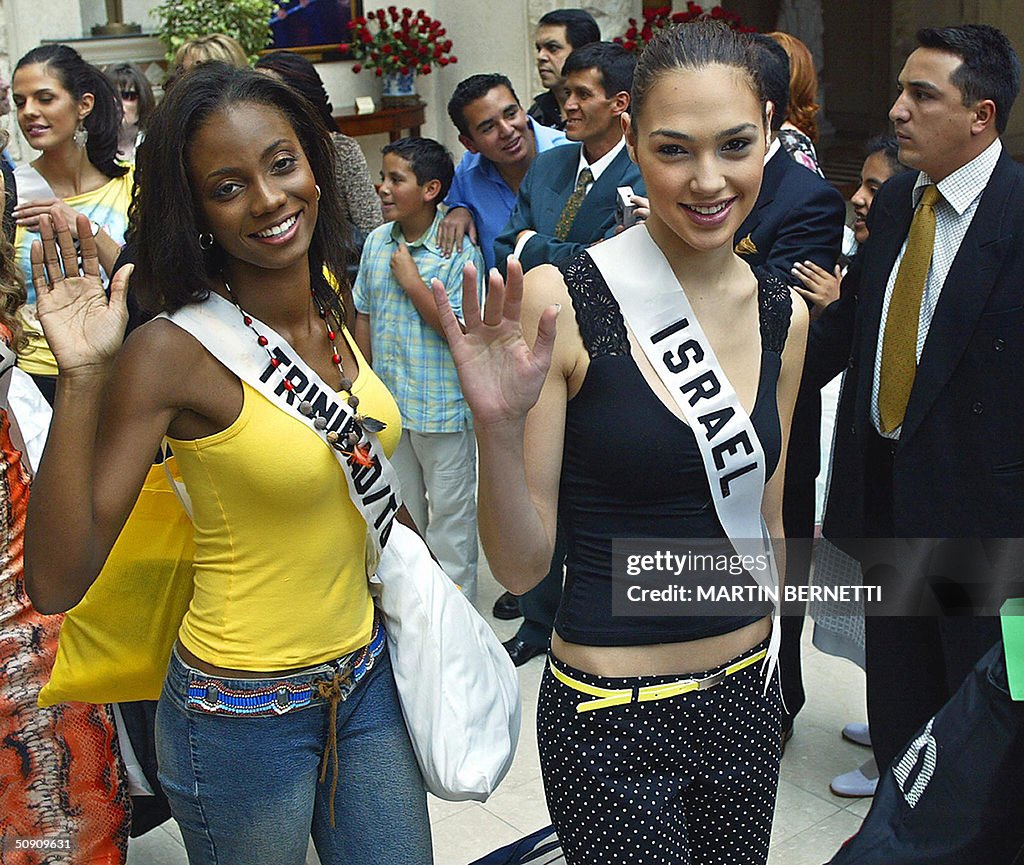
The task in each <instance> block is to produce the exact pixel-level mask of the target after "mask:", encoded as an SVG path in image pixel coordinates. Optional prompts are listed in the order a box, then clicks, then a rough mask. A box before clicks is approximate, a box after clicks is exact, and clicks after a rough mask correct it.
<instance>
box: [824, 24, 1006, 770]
mask: <svg viewBox="0 0 1024 865" xmlns="http://www.w3.org/2000/svg"><path fill="white" fill-rule="evenodd" d="M917 38H918V43H919V46H920V47H918V48H917V50H915V51H914V52H913V53H912V54H911V55H910V57H909V58H908V59H907V61H906V64H905V65H904V67H903V70H902V72H901V73H900V76H899V86H900V91H901V92H900V95H899V97H898V98H897V100H896V102H895V104H894V105H893V107H892V109H891V111H890V112H889V117H890V119H891V120H892V121H893V123H894V124H895V127H896V136H897V139H898V141H899V148H900V149H899V153H900V161H901V162H904V163H905V164H907V165H909V166H911V167H912V168H915V169H917V171H915V172H906V173H905V174H903V175H899V176H897V177H894V178H893V179H892V180H891V181H890V182H889V183H887V184H886V185H885V186H884V187H883V188H882V189H881V190H880V191H879V193H878V195H877V197H876V198H875V201H874V204H873V206H872V208H871V213H870V215H869V217H868V224H869V227H870V236H869V238H868V241H867V243H866V244H865V245H864V247H863V248H862V249H861V251H860V253H859V254H858V256H857V258H856V259H855V261H854V263H853V264H852V265H851V268H850V272H849V273H848V274H847V276H846V278H845V279H844V280H843V284H842V296H841V298H840V300H839V301H838V302H836V303H834V304H832V306H830V307H829V308H828V310H827V311H826V312H825V314H824V315H823V316H822V318H821V319H819V321H818V322H816V323H815V325H814V326H813V327H812V331H811V338H810V343H809V349H808V358H813V361H812V362H810V363H809V364H808V367H807V375H811V376H813V378H814V379H815V383H816V384H819V385H820V384H824V383H825V382H826V381H828V380H829V379H830V378H831V377H832V376H834V375H835V374H836V372H838V371H839V370H840V369H841V368H842V366H844V365H848V367H849V368H848V371H847V378H846V383H845V385H844V388H843V395H842V400H841V402H840V406H839V412H838V417H837V421H836V431H837V432H836V445H835V449H834V457H833V470H832V486H831V490H830V492H829V503H828V510H827V513H826V518H825V527H824V528H825V533H826V535H828V536H829V537H830V538H835V539H837V541H838V542H840V543H842V539H860V538H921V539H935V538H961V539H962V538H980V539H983V540H982V542H981V544H980V545H981V546H983V547H985V548H989V549H990V551H991V550H996V548H998V547H999V546H1000V545H1002V546H1006V544H1005V543H1004V542H1003V541H1001V540H995V539H1009V538H1019V537H1020V536H1021V535H1022V534H1024V531H1022V529H1024V434H1022V430H1024V399H1021V396H1020V394H1021V386H1022V382H1024V351H1022V347H1024V168H1022V167H1021V166H1019V165H1017V164H1016V163H1014V162H1013V160H1012V159H1011V158H1010V156H1009V155H1008V154H1007V153H1006V152H1005V151H1004V150H1003V148H1002V144H1001V142H1000V140H999V135H1000V133H1001V132H1003V131H1004V130H1005V128H1006V122H1007V118H1008V116H1009V112H1010V108H1011V106H1012V105H1013V101H1014V99H1015V97H1016V95H1017V92H1018V90H1019V87H1020V64H1019V62H1018V60H1017V57H1016V55H1015V53H1014V51H1013V49H1012V47H1011V46H1010V43H1009V41H1008V40H1007V39H1006V37H1005V36H1004V35H1003V34H1002V33H1000V32H999V31H998V30H996V29H995V28H993V27H988V26H984V25H963V26H960V27H949V28H942V29H926V30H921V31H919V33H918V35H917ZM847 359H848V363H847ZM866 546H867V545H865V548H866ZM907 546H908V547H910V546H918V547H919V546H920V544H917V545H913V544H907ZM932 546H934V545H932ZM946 546H948V544H947V545H946ZM957 546H961V544H958V545H957ZM997 552H998V551H997ZM1003 552H1005V550H1004V551H1003ZM1002 558H1003V559H1004V561H1009V559H1012V557H1007V556H1003V557H1002ZM948 564H949V563H948V562H941V561H940V562H936V561H935V558H934V556H933V557H932V560H931V561H929V562H928V571H927V572H925V573H921V572H920V571H918V572H916V573H915V572H908V573H907V574H906V575H905V576H903V577H901V578H900V579H899V580H897V581H894V582H891V583H884V582H883V583H882V589H883V600H884V596H885V593H886V592H887V591H891V592H892V593H893V594H898V593H900V592H905V591H906V590H907V589H908V586H909V587H911V588H913V589H916V590H919V591H920V593H921V595H922V596H923V597H925V598H926V599H928V600H930V601H931V602H932V603H933V604H934V605H935V606H937V607H938V608H939V609H940V610H941V611H942V612H947V611H950V607H951V606H952V605H951V604H950V602H949V600H948V599H949V598H950V597H951V596H959V597H963V596H965V594H968V593H969V592H970V589H971V585H970V584H971V582H972V578H973V577H976V576H977V573H976V572H975V571H974V570H973V566H974V565H975V564H976V562H967V563H966V564H965V563H963V562H960V563H958V566H957V568H956V569H955V570H954V571H952V572H950V573H947V574H944V575H943V576H944V577H946V579H945V589H946V591H945V594H944V595H943V596H941V597H939V596H936V595H934V594H932V593H930V592H929V588H930V586H929V585H928V581H927V580H926V574H927V573H934V572H935V570H936V567H937V566H943V565H948ZM1010 564H1011V565H1012V562H1010ZM1017 566H1018V567H1019V562H1017ZM871 612H872V609H871V608H869V609H868V616H867V619H866V629H865V642H866V646H865V651H866V665H867V683H868V718H869V722H870V728H871V741H872V747H873V748H874V751H875V758H876V760H877V763H878V766H879V768H880V769H881V770H882V771H885V768H886V766H887V765H888V764H889V763H890V762H891V761H892V760H893V758H894V756H896V754H897V753H898V752H899V750H900V749H901V748H902V747H903V746H904V745H905V744H906V743H907V742H908V741H909V740H910V738H911V737H912V736H913V735H914V733H915V731H916V730H917V729H918V727H919V726H920V725H922V724H923V723H924V722H925V721H926V720H927V719H928V718H929V717H931V716H932V715H933V714H934V713H935V712H936V711H937V710H938V709H939V707H940V706H942V705H943V703H945V702H946V700H947V699H948V698H949V697H950V696H951V695H952V694H953V692H954V691H955V690H956V688H957V686H958V685H959V684H960V682H961V681H962V680H963V679H964V677H965V676H966V674H967V673H968V672H969V670H970V669H971V667H972V666H973V665H974V664H975V662H977V660H978V659H979V657H980V656H981V655H982V654H983V653H984V652H985V651H986V650H987V649H988V648H989V647H990V646H991V645H992V644H993V643H994V642H995V641H996V640H997V639H999V628H998V620H997V619H995V618H994V617H987V618H986V617H972V616H962V615H961V616H951V615H942V614H941V613H940V614H939V615H934V616H930V617H927V618H925V617H914V616H904V617H901V618H889V617H886V616H882V615H871Z"/></svg>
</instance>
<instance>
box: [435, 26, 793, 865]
mask: <svg viewBox="0 0 1024 865" xmlns="http://www.w3.org/2000/svg"><path fill="white" fill-rule="evenodd" d="M631 109H632V119H631V121H629V126H628V128H627V129H626V140H627V145H628V147H629V152H630V156H631V157H632V158H633V159H634V161H635V162H637V164H638V165H639V168H640V171H641V173H642V174H643V178H644V182H645V185H646V187H647V191H648V194H649V197H650V216H649V217H648V219H647V221H646V224H645V225H643V226H637V227H634V228H631V229H629V230H628V231H627V232H625V233H624V234H623V235H621V236H619V237H616V238H614V239H612V240H609V241H605V243H604V244H602V245H601V246H599V247H597V248H596V249H593V250H592V252H589V253H584V254H583V255H581V256H580V257H579V258H577V259H576V260H574V261H573V262H572V263H570V264H569V265H567V266H566V267H565V268H564V270H563V271H561V272H560V271H558V270H556V269H555V268H553V267H550V266H546V267H540V268H536V269H534V270H531V271H530V274H529V277H528V278H527V279H526V282H525V287H524V284H523V278H522V270H521V268H520V267H519V266H518V264H517V263H516V262H514V261H511V260H510V262H509V267H508V284H507V286H506V285H503V284H502V282H501V280H500V279H499V278H498V276H497V275H496V274H492V276H491V280H490V290H489V294H488V299H487V304H486V307H485V309H484V310H483V312H482V314H481V312H480V310H478V309H474V308H473V303H472V302H471V300H472V298H473V297H475V294H474V292H472V291H471V290H469V291H467V292H466V293H465V298H466V302H465V308H464V312H465V316H466V321H465V326H466V332H465V333H463V332H462V331H461V329H460V327H459V325H458V323H457V322H456V321H455V319H454V317H453V316H452V314H451V312H450V310H449V309H448V308H447V304H446V303H445V301H444V294H443V292H440V291H438V290H435V298H436V300H437V302H438V306H439V308H440V309H441V311H442V319H443V320H444V321H445V324H446V332H447V337H448V340H449V343H450V345H451V349H452V353H453V355H454V357H455V360H456V364H457V367H458V369H459V377H460V380H461V382H462V387H463V391H464V393H465V395H466V398H467V401H468V402H469V404H470V406H471V407H472V409H473V414H474V422H475V428H476V432H477V439H478V442H479V453H480V531H481V537H482V539H483V543H484V548H485V550H486V552H487V558H488V561H489V562H490V565H491V569H492V571H493V572H494V574H495V576H496V577H497V578H498V580H499V581H500V582H501V583H502V584H503V585H505V587H506V588H508V589H509V590H510V591H512V592H514V593H522V592H524V591H526V590H527V589H529V588H531V587H532V586H533V585H534V584H535V583H536V582H537V581H538V580H539V579H540V578H541V576H542V575H543V574H544V573H545V571H546V570H547V567H548V563H549V561H550V558H551V552H552V546H553V543H554V531H555V521H556V514H557V515H558V519H559V520H560V521H561V522H562V524H563V526H564V527H565V529H566V531H567V535H568V538H569V556H568V560H567V572H566V586H565V591H564V594H563V599H562V606H561V608H560V610H559V614H558V618H557V620H556V623H555V635H554V637H553V639H552V648H551V657H550V658H549V665H548V668H547V669H546V670H545V674H544V679H543V681H542V684H541V694H540V703H539V708H538V717H537V725H538V741H539V749H540V756H541V765H542V769H543V774H544V785H545V793H546V796H547V800H548V808H549V810H550V812H551V815H552V818H553V820H554V822H555V824H556V826H557V828H558V833H559V837H560V839H561V841H562V845H563V849H564V851H565V855H566V859H567V861H568V862H570V863H588V865H590V863H595V862H616V863H645V865H647V863H652V862H663V863H678V865H682V863H691V862H693V863H697V862H699V863H716V862H723V863H729V865H745V863H764V862H765V861H766V860H767V856H768V842H769V836H770V830H771V819H772V813H773V811H774V802H775V791H776V786H777V782H778V762H779V757H780V755H781V740H780V731H781V700H780V696H779V691H778V687H777V682H776V681H766V680H765V675H764V674H763V671H764V672H766V673H767V674H768V675H771V676H774V674H773V673H770V672H769V671H770V670H771V669H773V667H771V666H765V664H762V663H760V661H761V659H762V658H764V657H765V655H766V650H767V648H768V646H769V643H770V641H769V635H770V634H771V618H770V616H769V615H768V614H769V613H770V612H771V604H764V603H760V600H761V599H763V598H758V596H757V594H756V593H754V594H752V595H750V597H755V598H756V599H755V600H754V602H753V603H750V604H747V605H746V606H742V605H741V606H738V607H728V606H724V607H722V606H720V607H718V608H717V609H711V610H705V612H706V613H709V615H696V614H695V612H696V610H695V609H694V605H693V604H691V603H689V602H688V600H686V599H684V600H680V597H679V595H678V594H677V595H676V596H675V599H674V600H673V601H672V603H668V604H665V605H664V610H665V614H663V615H655V616H653V617H652V616H649V615H643V614H642V613H641V612H640V611H639V610H638V609H636V608H634V607H631V605H630V602H631V601H632V600H633V598H631V597H630V596H629V593H628V582H627V583H624V582H623V581H621V580H617V579H616V580H614V581H613V574H614V575H615V576H616V577H618V576H621V575H622V574H621V573H620V572H621V571H623V569H622V568H621V567H620V566H619V565H618V563H617V561H616V560H615V559H614V558H613V543H614V541H615V540H616V539H637V538H640V539H644V538H646V539H665V538H675V539H686V538H689V539H691V541H690V542H689V543H690V545H691V546H692V544H693V542H694V541H695V542H697V543H698V544H703V543H707V544H711V545H714V549H715V550H716V551H717V552H719V553H721V552H723V551H724V552H732V547H733V546H735V547H737V548H739V546H740V544H741V543H742V542H741V541H740V540H738V539H737V537H736V536H735V535H733V536H732V538H730V537H728V534H727V532H726V530H725V528H724V526H723V523H727V524H729V525H734V524H735V520H734V519H733V517H734V516H735V513H732V512H730V511H729V505H728V504H723V502H724V501H725V495H724V494H725V493H728V492H729V489H728V485H729V483H731V482H732V481H738V479H739V477H740V476H741V474H742V473H743V472H744V471H746V468H745V467H743V466H741V464H740V463H735V464H734V465H736V466H737V469H736V471H735V472H733V473H732V474H729V475H724V474H722V473H721V472H719V473H718V474H716V473H715V472H716V470H723V471H724V469H723V466H726V467H728V466H729V460H735V459H740V457H741V456H743V455H744V454H745V453H746V452H747V451H746V449H745V444H747V443H749V440H750V439H756V441H755V442H754V445H753V446H752V447H751V449H750V451H749V452H750V453H755V454H756V455H757V457H756V460H760V459H762V458H763V462H762V463H761V465H760V467H759V469H758V471H760V472H762V473H763V478H764V481H763V483H764V485H763V487H761V486H760V484H761V483H762V481H760V480H757V481H756V485H755V486H754V488H753V495H752V496H749V497H748V499H747V501H748V502H749V504H748V505H747V506H746V507H745V512H744V514H743V517H744V519H745V520H748V521H749V520H750V519H753V521H754V524H755V526H756V525H757V524H758V523H759V519H758V517H759V514H758V510H760V516H763V520H764V524H765V525H766V526H767V529H768V531H769V532H770V534H771V536H772V537H773V538H775V539H776V540H778V539H781V535H782V519H781V493H782V477H783V474H784V467H785V457H786V443H787V439H788V431H789V423H790V418H791V415H792V410H793V403H794V400H795V397H796V390H797V386H798V384H799V377H800V370H801V367H802V363H803V351H804V343H805V341H806V332H807V313H806V307H805V305H804V304H803V303H802V302H797V303H794V299H793V295H791V292H790V290H789V289H788V287H786V286H785V285H783V284H781V283H778V282H776V281H773V280H772V279H771V278H769V277H767V276H764V275H759V274H755V273H753V272H752V271H751V270H750V268H749V267H748V266H747V265H746V264H745V263H744V262H743V260H742V259H741V258H739V256H737V255H736V254H735V253H734V251H733V235H734V233H735V232H736V230H737V229H738V228H739V226H740V225H741V224H742V222H743V220H744V218H745V217H746V216H747V214H748V213H749V212H750V210H751V208H752V207H753V206H754V202H755V200H756V199H757V195H758V190H759V186H760V182H761V174H762V168H763V162H764V157H765V153H766V147H767V142H766V136H767V135H768V129H769V125H768V112H769V111H770V106H768V105H766V103H765V99H764V96H763V94H762V92H761V88H760V84H759V78H758V74H757V71H756V66H755V64H754V61H753V59H752V56H751V54H750V50H749V47H748V44H747V42H746V40H745V39H744V38H743V37H742V36H740V35H738V34H736V33H735V32H733V31H731V30H729V29H727V28H725V27H720V26H717V25H716V24H713V23H711V22H702V23H699V24H692V25H683V26H679V27H675V28H672V29H671V30H665V31H662V32H661V33H660V34H659V35H658V36H656V37H655V39H654V41H653V42H651V43H650V44H649V45H648V47H647V48H646V50H645V52H644V54H643V56H642V57H641V58H640V60H639V62H638V64H637V68H636V73H635V78H634V83H633V90H632V105H631ZM609 273H614V274H615V276H614V278H612V277H610V276H609ZM637 275H639V278H637ZM474 278H475V274H470V273H467V280H472V279H474ZM609 282H612V283H613V285H612V286H611V287H609ZM469 284H470V283H469V282H467V285H469ZM623 284H628V285H630V286H631V287H632V294H630V293H629V292H624V291H623V290H622V286H623ZM613 289H614V292H613ZM677 291H678V292H679V293H680V294H681V296H682V299H680V297H679V296H677V295H676V292H677ZM648 294H650V295H651V296H653V295H654V294H658V295H659V297H664V296H665V295H666V294H667V295H668V296H669V297H670V298H671V299H672V300H673V302H674V304H675V305H678V304H679V303H683V301H684V300H685V302H688V304H689V310H688V315H692V316H693V317H694V318H695V319H696V320H697V322H699V328H700V329H702V330H703V339H704V343H702V345H705V346H706V349H707V351H704V350H703V349H701V347H700V345H698V346H696V347H694V346H692V345H690V344H689V343H682V344H680V342H679V341H678V340H676V341H673V342H671V343H666V346H668V345H670V346H671V349H672V350H673V351H675V352H676V354H671V353H668V354H665V355H664V357H663V356H662V354H661V353H660V352H661V350H660V348H659V349H658V350H657V351H656V352H654V353H653V355H652V359H651V360H648V355H646V354H644V353H643V351H641V350H640V344H641V341H640V340H639V339H638V338H637V336H636V333H635V332H634V330H633V329H632V328H631V327H630V326H629V325H628V324H627V321H628V322H630V323H631V324H635V323H636V322H638V321H641V322H643V317H644V315H646V310H645V303H646V300H645V298H647V296H648ZM638 298H639V301H638ZM797 300H799V298H797ZM627 301H628V304H627ZM620 302H621V304H622V306H620ZM651 303H653V301H651ZM627 305H628V308H629V310H632V314H627V315H624V313H623V308H624V307H626V306H627ZM647 306H650V304H649V303H648V304H647ZM658 308H661V307H660V306H659V307H658ZM666 308H668V307H666ZM674 308H675V306H672V310H673V312H672V314H673V315H674ZM684 308H685V306H684ZM556 323H557V327H556ZM655 323H656V324H658V326H661V325H660V324H659V323H658V322H655ZM678 323H679V319H678V317H673V318H669V319H667V320H666V321H665V322H664V326H665V328H666V329H671V328H672V327H674V326H677V325H678ZM649 324H650V322H649V321H648V322H645V323H644V325H643V327H639V326H638V331H642V334H648V335H649V334H650V333H652V331H651V330H649V329H647V327H648V325H649ZM531 346H532V348H531ZM698 354H699V355H700V356H699V357H698ZM705 356H713V357H714V358H717V361H718V367H716V368H715V372H716V373H717V375H718V376H720V377H721V379H724V380H725V388H727V387H728V385H729V384H730V383H731V385H732V388H733V389H734V390H735V394H736V399H735V400H734V401H733V403H732V404H731V405H732V406H735V405H736V403H737V402H738V404H739V407H738V408H730V409H728V411H730V412H731V413H732V414H731V417H742V419H743V421H744V422H745V423H746V426H745V430H746V431H747V432H746V433H744V434H743V436H737V437H736V438H735V439H734V440H733V439H730V441H731V442H732V444H731V445H726V446H722V445H723V443H722V442H721V441H720V440H719V441H718V445H719V447H717V448H714V447H712V446H711V445H710V444H709V443H710V441H711V440H712V439H713V434H712V433H713V429H714V427H715V424H716V423H717V421H716V420H715V419H714V418H712V414H711V413H710V412H709V413H708V414H705V415H703V416H701V417H695V419H696V421H698V422H699V423H695V424H690V423H687V422H685V421H684V419H683V418H684V416H688V415H687V411H688V409H687V408H686V406H685V405H683V406H680V405H678V404H677V400H676V399H674V398H673V397H672V395H671V392H670V390H669V388H668V387H667V386H666V385H664V384H662V380H661V379H660V378H659V377H658V376H657V375H656V374H655V371H654V365H655V364H658V363H661V362H664V364H665V365H666V366H669V367H673V368H679V369H684V368H686V366H687V364H689V363H691V362H692V363H694V364H695V366H694V368H697V366H699V363H700V361H701V359H702V358H704V357H705ZM691 384H693V387H694V392H693V393H692V394H687V393H686V389H685V387H684V388H683V392H684V398H691V403H690V404H691V405H693V404H694V402H693V401H692V400H698V401H699V400H700V399H701V398H703V396H702V394H701V393H699V391H700V389H701V385H700V384H699V383H693V382H691ZM705 384H707V381H705ZM719 384H721V382H720V381H719V380H718V379H715V385H716V386H717V385H719ZM707 390H708V391H709V393H710V391H711V387H710V386H709V387H708V388H707ZM708 398H709V399H710V398H711V397H710V396H709V397H708ZM709 404H710V403H709ZM739 409H742V411H740V410H739ZM723 411H725V410H723ZM722 416H724V415H718V417H719V419H721V417H722ZM744 436H746V438H745V437H744ZM701 438H706V439H707V440H708V442H709V443H707V444H702V442H701ZM741 444H743V445H744V446H743V447H741ZM709 449H710V452H711V453H713V454H715V456H714V457H713V460H714V462H713V465H712V462H711V458H709V459H707V460H706V459H705V457H704V455H703V451H704V450H709ZM752 459H754V458H752ZM756 460H755V461H756ZM706 465H710V466H712V467H711V468H710V469H709V471H711V473H712V475H711V479H710V480H709V475H708V472H707V471H706V470H705V466H706ZM716 467H717V468H716ZM752 477H754V478H757V477H760V475H757V474H754V475H752ZM712 484H715V485H719V484H721V485H722V489H723V495H718V494H717V493H716V494H715V495H713V494H712V493H713V492H715V490H716V489H717V486H712ZM737 498H739V496H737ZM758 499H760V509H758ZM734 500H735V499H734ZM720 514H724V515H725V516H720ZM730 514H732V515H731V516H730ZM727 517H728V519H727ZM748 524H749V523H748ZM661 543H664V542H663V541H661ZM687 543H688V542H686V541H683V540H677V541H676V544H675V547H674V550H675V552H677V553H682V552H683V551H684V550H683V548H684V547H685V546H686V544H687ZM775 548H776V560H777V567H778V572H780V573H784V572H785V562H784V556H783V555H782V549H781V544H778V543H776V545H775ZM684 570H686V569H685V568H684ZM690 570H693V569H692V568H691V569H690ZM716 578H717V577H716ZM732 580H733V582H734V583H736V584H737V587H738V588H740V589H743V588H744V585H743V584H744V582H745V584H746V587H751V586H754V584H753V583H752V582H750V580H749V579H747V578H746V575H744V576H743V577H742V578H737V577H735V576H734V577H732ZM755 588H756V586H755ZM670 600H671V599H670ZM655 608H656V609H660V608H658V607H657V605H655ZM771 645H772V646H773V647H774V643H771Z"/></svg>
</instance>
